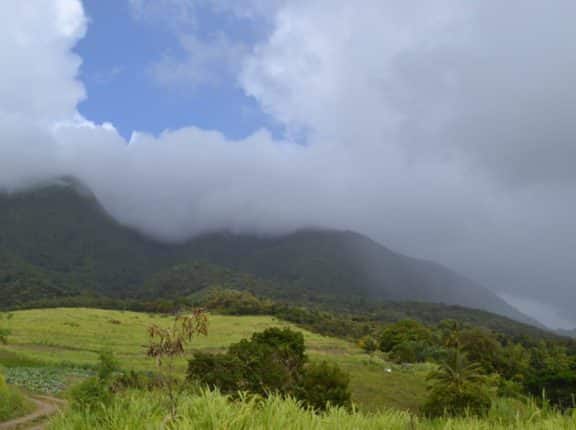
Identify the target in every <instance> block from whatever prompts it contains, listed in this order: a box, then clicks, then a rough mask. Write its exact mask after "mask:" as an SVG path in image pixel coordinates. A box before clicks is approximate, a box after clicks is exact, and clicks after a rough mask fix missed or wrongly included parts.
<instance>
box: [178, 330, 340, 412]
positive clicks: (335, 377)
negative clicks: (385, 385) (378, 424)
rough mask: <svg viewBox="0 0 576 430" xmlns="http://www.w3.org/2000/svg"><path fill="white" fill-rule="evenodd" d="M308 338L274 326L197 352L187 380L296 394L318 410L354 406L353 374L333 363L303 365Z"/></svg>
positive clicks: (226, 388)
mask: <svg viewBox="0 0 576 430" xmlns="http://www.w3.org/2000/svg"><path fill="white" fill-rule="evenodd" d="M306 362H307V356H306V354H305V347H304V338H303V336H302V334H301V333H299V332H296V331H293V330H290V329H278V328H270V329H267V330H265V331H263V332H260V333H254V334H253V335H252V337H251V339H249V340H248V339H245V340H242V341H240V342H238V343H236V344H233V345H231V346H230V347H229V348H228V351H227V353H226V354H206V353H196V354H195V355H194V358H193V359H192V360H190V362H189V365H188V380H189V381H197V382H199V383H201V384H203V385H206V386H208V387H210V388H218V389H219V390H220V391H221V392H223V393H227V394H231V395H237V394H238V392H240V391H246V392H249V393H253V394H259V395H261V396H264V397H266V396H269V395H271V394H274V393H278V394H281V395H293V396H296V397H297V398H298V399H300V400H302V401H304V402H305V403H306V404H308V405H309V406H311V407H313V408H316V409H325V408H326V406H327V403H330V404H332V405H334V406H349V405H350V390H349V382H350V378H349V376H348V374H346V373H345V372H343V371H342V370H340V368H339V367H338V366H337V365H335V364H329V363H326V362H322V363H319V364H314V363H312V364H310V365H308V366H307V367H305V364H306Z"/></svg>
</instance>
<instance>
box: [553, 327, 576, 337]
mask: <svg viewBox="0 0 576 430" xmlns="http://www.w3.org/2000/svg"><path fill="white" fill-rule="evenodd" d="M556 332H557V333H558V334H559V335H560V336H566V337H571V338H573V339H576V328H574V329H572V330H563V329H558V330H556Z"/></svg>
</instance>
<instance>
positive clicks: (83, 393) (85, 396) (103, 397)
mask: <svg viewBox="0 0 576 430" xmlns="http://www.w3.org/2000/svg"><path fill="white" fill-rule="evenodd" d="M118 368H119V365H118V361H117V360H116V357H115V356H114V353H113V352H112V351H107V350H104V351H101V352H100V353H99V355H98V368H97V376H94V377H91V378H88V379H86V380H84V381H83V382H81V383H80V384H78V385H76V386H75V387H73V388H72V390H70V398H71V400H72V405H73V406H74V407H78V408H91V407H93V406H95V405H99V404H105V405H106V404H109V403H110V401H111V399H112V380H111V379H112V375H113V373H114V372H115V371H117V370H118Z"/></svg>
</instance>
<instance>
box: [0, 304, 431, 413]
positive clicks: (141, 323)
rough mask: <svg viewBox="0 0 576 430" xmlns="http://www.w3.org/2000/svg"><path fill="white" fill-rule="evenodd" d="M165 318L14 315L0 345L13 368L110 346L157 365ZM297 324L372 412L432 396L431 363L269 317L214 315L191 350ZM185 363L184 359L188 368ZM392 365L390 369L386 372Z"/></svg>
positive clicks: (143, 364)
mask: <svg viewBox="0 0 576 430" xmlns="http://www.w3.org/2000/svg"><path fill="white" fill-rule="evenodd" d="M171 321H172V320H171V319H170V318H169V317H165V316H159V315H148V314H143V313H136V312H124V311H108V310H95V309H78V308H73V309H71V308H70V309H68V308H63V309H42V310H28V311H19V312H14V316H13V317H12V318H11V319H10V320H9V321H8V322H7V324H6V326H7V328H9V329H10V330H11V332H12V335H11V336H10V338H9V345H7V346H5V347H0V364H1V365H4V366H6V367H16V366H24V367H34V366H38V365H40V364H44V365H46V364H48V365H52V366H58V365H61V364H62V363H63V362H67V363H69V364H74V365H90V364H94V363H95V362H96V359H97V355H98V352H99V351H100V350H102V349H103V348H107V349H111V350H113V351H114V352H115V353H116V354H117V356H118V358H119V360H120V362H121V364H122V366H123V367H125V368H128V369H151V368H153V366H154V363H153V362H152V360H150V359H148V358H146V356H145V345H146V342H147V337H146V328H147V327H148V326H149V325H151V324H158V325H168V324H171ZM273 326H275V327H291V328H293V329H296V330H299V331H301V332H302V333H303V334H304V338H305V341H306V346H307V349H308V353H309V355H310V357H311V359H326V360H330V361H334V362H336V363H338V364H339V365H340V366H342V367H343V368H344V369H346V370H347V371H348V372H350V377H351V389H352V397H353V400H354V401H355V403H356V404H357V405H358V407H359V408H360V409H362V410H366V411H375V410H379V409H385V408H396V409H412V410H415V409H416V408H418V407H419V406H420V404H421V403H422V401H423V399H424V397H425V394H426V382H425V376H426V374H427V372H428V371H429V368H428V367H427V366H426V365H422V366H414V367H411V368H402V367H400V366H394V365H391V364H389V363H385V362H384V361H382V360H380V359H377V358H370V357H368V355H366V354H365V353H363V352H362V351H361V350H360V349H359V348H357V347H356V346H355V345H353V344H351V343H350V342H346V341H344V340H340V339H335V338H330V337H325V336H321V335H318V334H315V333H311V332H308V331H306V330H302V329H299V328H296V327H295V326H293V325H292V324H289V323H286V322H283V321H279V320H277V319H275V318H273V317H267V316H242V317H237V316H222V315H211V316H210V320H209V331H208V336H206V337H199V338H196V339H195V340H194V341H193V345H192V348H193V349H196V350H202V351H223V350H224V349H225V348H226V347H227V346H228V345H230V344H231V343H233V342H237V341H239V340H240V339H242V338H246V337H250V336H251V334H252V333H254V332H255V331H261V330H264V329H266V328H268V327H273ZM185 365H186V363H185V361H184V360H183V361H182V362H181V363H180V368H181V370H182V372H184V369H185ZM386 368H391V369H392V371H391V372H386V371H385V369H386Z"/></svg>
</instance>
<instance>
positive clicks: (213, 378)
mask: <svg viewBox="0 0 576 430" xmlns="http://www.w3.org/2000/svg"><path fill="white" fill-rule="evenodd" d="M187 374H188V379H189V380H190V381H199V382H200V383H202V384H204V385H206V386H208V387H210V388H211V389H219V390H220V391H221V392H223V393H228V394H235V393H237V392H239V391H246V390H248V383H247V382H246V378H245V374H246V370H245V368H244V363H242V361H241V360H240V359H239V358H238V357H237V356H235V355H232V354H210V353H205V352H196V353H195V354H194V357H193V358H192V359H191V360H190V361H189V362H188V373H187Z"/></svg>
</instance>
